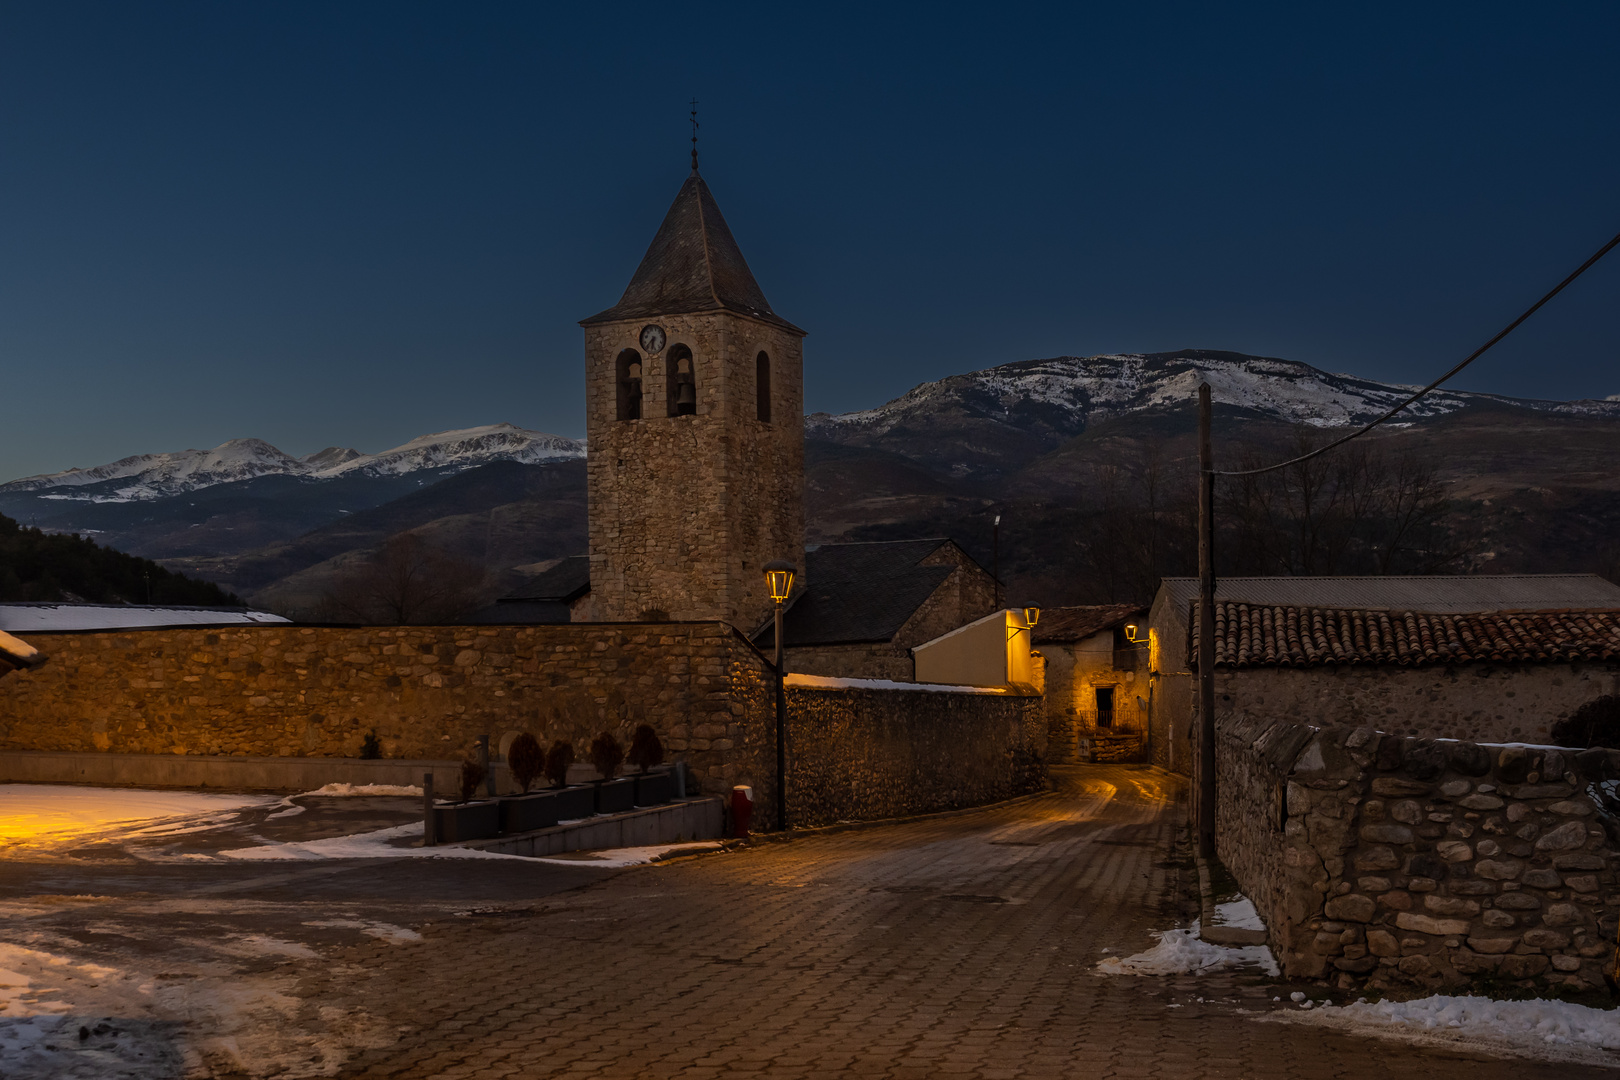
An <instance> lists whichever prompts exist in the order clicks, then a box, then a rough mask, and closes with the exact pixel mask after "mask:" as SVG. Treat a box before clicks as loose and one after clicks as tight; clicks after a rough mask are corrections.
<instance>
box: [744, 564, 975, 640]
mask: <svg viewBox="0 0 1620 1080" xmlns="http://www.w3.org/2000/svg"><path fill="white" fill-rule="evenodd" d="M948 543H950V541H949V540H947V539H944V538H943V537H937V538H934V539H930V540H892V541H883V542H878V543H867V544H822V545H820V546H819V547H813V548H810V549H808V550H806V551H805V553H804V564H805V565H804V571H805V581H806V588H805V590H804V591H803V592H802V593H800V594H799V596H798V597H797V599H795V600H794V601H793V603H792V605H791V606H790V607H789V608H788V609H787V611H785V612H784V613H783V615H782V637H783V638H784V639H785V644H786V645H787V647H788V648H794V647H797V646H803V645H852V644H859V643H865V642H877V641H892V640H893V639H894V636H895V635H896V634H898V633H899V632H900V628H901V627H902V626H904V625H905V624H906V620H907V619H910V618H911V616H912V615H914V614H916V612H917V609H918V608H920V607H922V606H923V604H924V603H926V602H927V600H928V598H929V597H931V596H933V595H934V591H935V590H936V589H938V588H939V587H940V586H941V585H943V584H944V583H945V579H946V578H948V577H950V576H951V573H952V572H953V571H954V570H955V569H956V567H955V566H924V565H922V562H923V560H924V559H926V558H928V557H929V556H930V555H932V554H934V552H936V551H938V550H939V549H940V548H942V547H944V546H945V545H946V544H948ZM754 642H755V643H756V644H757V645H759V646H760V647H761V648H773V649H774V648H775V647H776V631H775V626H774V624H773V623H766V624H765V626H764V627H763V628H762V629H761V630H760V631H759V632H758V633H756V634H755V635H754Z"/></svg>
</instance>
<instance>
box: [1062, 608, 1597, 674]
mask: <svg viewBox="0 0 1620 1080" xmlns="http://www.w3.org/2000/svg"><path fill="white" fill-rule="evenodd" d="M1042 621H1043V623H1044V621H1045V620H1044V618H1043V620H1042ZM1192 639H1193V648H1192V649H1191V651H1190V655H1191V656H1192V657H1193V663H1194V664H1195V665H1196V663H1197V655H1198V651H1197V639H1198V622H1197V619H1196V618H1195V619H1193V620H1192ZM1575 660H1620V609H1592V610H1558V611H1512V612H1491V611H1484V612H1474V613H1471V614H1457V615H1441V614H1431V613H1427V612H1418V611H1374V610H1364V609H1360V608H1320V607H1285V606H1270V605H1261V604H1244V603H1237V602H1233V601H1221V600H1217V601H1216V602H1215V662H1216V663H1217V664H1218V665H1220V666H1221V667H1226V668H1254V667H1319V666H1322V665H1326V664H1395V665H1398V666H1401V667H1412V666H1417V665H1422V664H1467V663H1476V662H1482V661H1495V662H1507V661H1512V662H1518V663H1567V662H1570V661H1575Z"/></svg>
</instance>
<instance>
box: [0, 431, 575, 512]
mask: <svg viewBox="0 0 1620 1080" xmlns="http://www.w3.org/2000/svg"><path fill="white" fill-rule="evenodd" d="M584 456H585V444H584V442H583V441H581V440H578V439H569V438H566V437H564V436H561V435H549V434H547V433H545V432H540V431H530V430H528V429H527V428H520V427H518V426H517V425H515V424H505V423H502V424H487V425H484V426H481V427H474V428H462V429H457V430H452V431H440V432H434V433H432V434H429V435H422V436H418V437H417V438H415V439H412V440H410V441H409V442H407V443H403V444H402V445H400V446H396V447H394V448H392V449H390V450H384V451H382V452H381V453H377V454H362V453H360V452H359V451H357V450H353V449H350V448H348V447H338V446H329V447H327V448H326V449H324V450H321V451H318V452H316V453H314V454H307V455H305V456H303V457H293V456H292V455H291V454H287V453H284V452H283V451H281V450H279V449H277V448H276V447H274V446H272V445H271V444H270V443H268V442H265V441H264V440H263V439H254V438H246V439H230V440H227V441H226V442H223V443H221V444H220V445H218V446H216V447H214V448H213V449H211V450H178V451H171V452H167V453H155V454H134V455H131V456H129V457H126V458H121V459H119V460H118V461H114V462H109V463H108V464H106V465H97V466H94V467H92V468H88V469H78V468H74V469H67V470H64V471H62V472H57V473H42V474H40V475H37V476H25V477H22V478H20V479H17V480H12V481H10V482H8V483H5V484H0V495H11V494H20V493H24V492H53V493H51V494H40V495H39V496H38V497H39V498H42V499H52V500H60V501H70V502H106V503H124V502H151V501H154V500H157V499H162V498H166V497H169V496H174V495H182V494H186V493H188V492H192V491H198V490H201V489H203V488H208V487H215V486H217V485H220V484H229V483H237V482H240V481H245V480H252V479H255V478H257V477H261V476H291V477H298V478H302V479H307V480H311V481H316V482H319V481H324V480H335V479H338V478H341V477H345V476H351V475H360V476H370V477H386V476H401V475H405V474H408V473H412V472H418V471H422V470H427V469H437V470H445V469H456V468H458V467H460V468H473V467H476V466H478V465H483V464H487V463H489V462H492V461H519V462H523V463H525V464H535V463H538V462H542V461H562V460H568V459H572V458H581V457H584ZM441 475H442V474H441ZM56 489H66V490H65V491H57V490H56Z"/></svg>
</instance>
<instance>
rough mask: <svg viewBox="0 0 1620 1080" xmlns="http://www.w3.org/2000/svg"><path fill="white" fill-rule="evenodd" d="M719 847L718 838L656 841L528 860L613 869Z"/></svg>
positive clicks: (693, 853) (559, 864)
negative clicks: (662, 842) (687, 841)
mask: <svg viewBox="0 0 1620 1080" xmlns="http://www.w3.org/2000/svg"><path fill="white" fill-rule="evenodd" d="M720 846H721V844H720V841H718V840H704V841H699V842H698V843H694V844H657V845H654V846H652V847H626V848H610V849H608V850H606V851H576V852H569V853H567V854H564V855H551V856H547V857H545V858H537V859H532V860H531V861H532V862H543V863H555V864H556V865H558V866H592V867H596V868H597V869H600V870H612V869H617V868H618V867H621V866H642V865H644V864H646V863H650V862H657V861H658V860H659V859H662V858H664V857H665V856H667V855H695V854H697V853H698V852H700V851H714V850H716V849H717V848H719V847H720Z"/></svg>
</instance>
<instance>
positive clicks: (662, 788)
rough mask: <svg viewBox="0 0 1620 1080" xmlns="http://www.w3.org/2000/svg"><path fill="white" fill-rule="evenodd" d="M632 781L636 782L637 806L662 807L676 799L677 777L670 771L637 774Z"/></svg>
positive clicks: (660, 770) (655, 770) (662, 770)
mask: <svg viewBox="0 0 1620 1080" xmlns="http://www.w3.org/2000/svg"><path fill="white" fill-rule="evenodd" d="M631 779H633V780H635V782H636V805H637V806H662V805H664V804H665V803H667V802H669V800H671V799H673V798H674V797H675V777H674V776H672V775H671V774H670V772H669V770H668V769H653V770H651V771H650V772H645V773H637V774H636V775H635V776H634V777H632V778H631Z"/></svg>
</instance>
